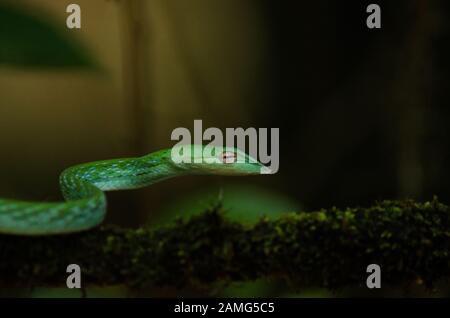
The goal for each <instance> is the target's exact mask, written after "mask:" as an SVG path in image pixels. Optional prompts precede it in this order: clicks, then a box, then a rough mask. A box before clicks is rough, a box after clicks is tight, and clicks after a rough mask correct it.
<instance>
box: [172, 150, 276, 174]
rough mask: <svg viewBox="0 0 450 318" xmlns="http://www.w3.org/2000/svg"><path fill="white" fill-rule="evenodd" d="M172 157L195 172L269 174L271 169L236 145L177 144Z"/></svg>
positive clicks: (184, 168)
mask: <svg viewBox="0 0 450 318" xmlns="http://www.w3.org/2000/svg"><path fill="white" fill-rule="evenodd" d="M171 159H172V162H174V164H175V165H176V166H177V167H178V168H180V169H183V170H185V171H191V172H192V173H195V174H217V175H255V174H268V173H270V169H269V168H267V167H266V166H264V165H263V164H261V163H260V162H258V160H256V159H255V158H253V157H251V156H250V155H248V154H246V153H245V152H244V151H242V150H240V149H238V148H235V147H222V146H210V145H207V146H203V145H177V146H175V147H173V148H172V151H171Z"/></svg>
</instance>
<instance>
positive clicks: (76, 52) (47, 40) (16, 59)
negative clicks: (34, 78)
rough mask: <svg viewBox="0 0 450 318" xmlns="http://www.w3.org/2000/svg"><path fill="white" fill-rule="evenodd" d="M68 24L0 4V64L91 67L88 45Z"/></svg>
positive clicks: (43, 66)
mask: <svg viewBox="0 0 450 318" xmlns="http://www.w3.org/2000/svg"><path fill="white" fill-rule="evenodd" d="M65 28H66V26H65V24H63V25H61V26H56V25H53V24H52V23H50V22H48V21H46V20H44V19H41V18H38V17H36V16H34V15H33V14H29V13H28V12H26V11H24V9H21V8H19V7H17V6H10V5H6V4H0V66H2V65H9V66H15V67H33V68H67V67H70V68H73V67H84V68H92V67H93V66H94V63H93V61H92V59H91V58H90V56H89V54H88V52H87V51H86V49H85V48H84V47H83V46H82V45H81V44H80V43H79V42H78V41H76V40H75V38H74V37H73V36H71V35H70V34H69V31H68V30H66V29H65Z"/></svg>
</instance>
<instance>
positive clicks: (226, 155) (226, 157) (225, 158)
mask: <svg viewBox="0 0 450 318" xmlns="http://www.w3.org/2000/svg"><path fill="white" fill-rule="evenodd" d="M219 159H220V161H221V162H222V163H235V162H236V161H237V154H236V153H235V152H229V151H227V152H223V153H222V154H221V155H220V156H219Z"/></svg>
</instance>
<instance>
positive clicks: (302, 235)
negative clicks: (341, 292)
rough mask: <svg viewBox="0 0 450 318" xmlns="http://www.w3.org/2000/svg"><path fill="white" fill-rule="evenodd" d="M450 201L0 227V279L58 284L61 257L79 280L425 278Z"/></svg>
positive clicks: (442, 243) (172, 282) (449, 235)
mask: <svg viewBox="0 0 450 318" xmlns="http://www.w3.org/2000/svg"><path fill="white" fill-rule="evenodd" d="M449 252H450V208H449V207H448V206H446V205H444V204H442V203H439V202H438V200H437V199H434V200H432V201H431V202H425V203H417V202H414V201H384V202H379V203H377V204H375V205H374V206H372V207H368V208H347V209H343V210H340V209H337V208H332V209H329V210H320V211H317V212H300V213H288V214H285V215H283V216H281V217H279V218H278V219H275V220H268V219H266V218H262V219H261V220H260V221H258V222H257V223H256V224H254V225H252V226H244V225H242V224H239V223H237V222H234V221H231V220H229V219H227V218H225V217H224V215H223V212H222V211H221V210H220V208H214V209H211V210H208V211H205V212H204V213H203V214H201V215H198V216H194V217H192V218H191V219H189V220H181V219H180V220H178V221H176V222H174V223H172V224H170V225H166V226H162V227H158V228H141V229H136V230H135V229H121V228H117V227H111V226H103V227H100V228H98V229H95V230H93V231H88V232H84V233H78V234H73V235H64V236H52V237H39V238H36V237H18V236H7V235H2V236H0V257H1V262H0V287H7V286H18V287H27V286H64V285H65V281H66V277H67V274H66V267H67V265H68V264H71V263H76V264H79V265H80V266H81V268H82V271H83V278H82V279H83V283H84V285H85V286H86V285H113V284H126V285H128V286H130V287H133V288H143V287H147V286H154V285H158V286H161V285H166V286H175V287H186V286H202V287H210V286H212V285H213V284H215V283H217V282H220V283H222V284H223V283H226V282H229V281H252V280H255V279H258V278H263V277H266V278H267V277H269V278H273V277H276V278H282V279H284V280H286V281H287V282H288V283H289V284H291V286H292V287H293V288H294V289H297V288H302V287H327V288H331V289H335V288H341V287H345V286H349V285H364V284H365V279H366V277H367V273H366V268H367V265H369V264H371V263H376V264H379V265H380V266H381V270H382V281H383V284H390V285H400V284H405V283H412V282H420V283H423V284H425V285H426V286H429V287H431V286H433V284H435V283H437V282H438V281H440V280H442V279H446V278H448V277H449V276H450V275H449V274H450V253H449Z"/></svg>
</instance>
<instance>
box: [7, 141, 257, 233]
mask: <svg viewBox="0 0 450 318" xmlns="http://www.w3.org/2000/svg"><path fill="white" fill-rule="evenodd" d="M189 147H191V149H192V150H193V151H192V152H191V153H190V154H189V156H190V158H189V159H192V160H184V161H182V162H179V161H174V160H173V153H174V152H173V148H172V149H164V150H160V151H157V152H154V153H151V154H149V155H146V156H143V157H139V158H125V159H113V160H106V161H98V162H92V163H86V164H81V165H77V166H74V167H70V168H68V169H67V170H65V171H64V172H63V173H62V174H61V176H60V187H61V191H62V194H63V196H64V198H65V199H66V201H65V202H55V203H45V202H43V203H37V202H26V201H16V200H8V199H0V233H5V234H17V235H52V234H64V233H71V232H78V231H83V230H87V229H90V228H92V227H95V226H97V225H98V224H100V223H101V222H102V221H103V219H104V217H105V214H106V197H105V194H104V192H103V191H112V190H126V189H135V188H141V187H145V186H149V185H151V184H153V183H156V182H158V181H161V180H164V179H167V178H171V177H175V176H181V175H187V174H220V175H251V174H259V173H261V169H264V166H262V165H261V164H260V163H258V162H257V161H256V160H255V159H253V158H251V157H250V156H248V155H246V154H245V153H244V152H242V151H240V150H239V149H236V148H223V151H220V152H217V151H216V152H211V153H209V154H207V155H206V156H205V153H204V151H203V150H204V147H203V146H200V145H190V146H189ZM195 154H197V155H195ZM198 154H200V156H201V158H198ZM184 156H186V154H185V155H184ZM196 156H197V157H196ZM230 158H231V160H230ZM196 159H201V160H196ZM208 159H209V160H208Z"/></svg>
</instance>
